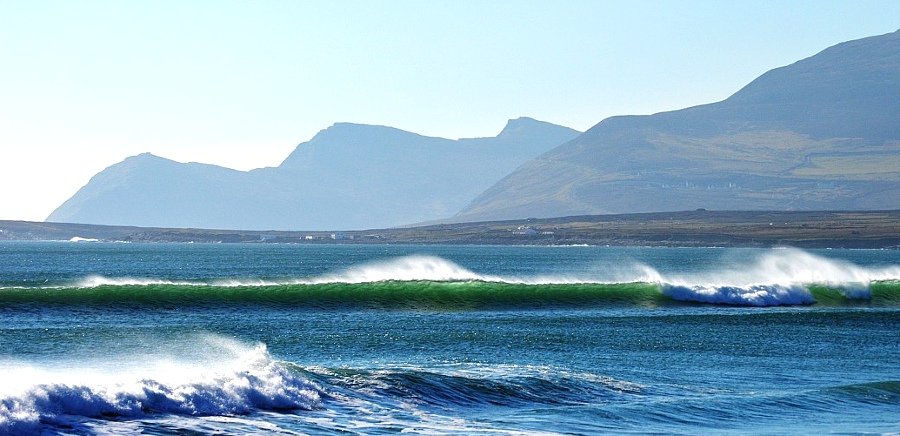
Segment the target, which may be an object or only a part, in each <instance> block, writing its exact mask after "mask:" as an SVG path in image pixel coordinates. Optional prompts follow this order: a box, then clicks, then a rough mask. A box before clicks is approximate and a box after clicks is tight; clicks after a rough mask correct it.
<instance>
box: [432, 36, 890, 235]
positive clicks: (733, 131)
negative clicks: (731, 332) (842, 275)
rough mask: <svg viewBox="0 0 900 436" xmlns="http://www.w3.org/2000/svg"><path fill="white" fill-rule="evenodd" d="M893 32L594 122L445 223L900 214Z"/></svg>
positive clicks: (520, 169) (848, 43)
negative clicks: (729, 213) (662, 108)
mask: <svg viewBox="0 0 900 436" xmlns="http://www.w3.org/2000/svg"><path fill="white" fill-rule="evenodd" d="M898 102H900V31H898V32H895V33H891V34H887V35H881V36H875V37H870V38H864V39H860V40H856V41H850V42H846V43H842V44H838V45H836V46H833V47H831V48H828V49H826V50H824V51H822V52H820V53H819V54H816V55H815V56H812V57H810V58H807V59H804V60H801V61H799V62H796V63H794V64H792V65H788V66H785V67H782V68H777V69H774V70H772V71H769V72H767V73H765V74H763V75H762V76H760V77H759V78H757V79H756V80H754V81H753V82H751V83H750V84H748V85H747V86H745V87H744V88H743V89H741V90H739V91H738V92H737V93H735V94H734V95H732V96H731V97H729V98H728V99H726V100H724V101H721V102H718V103H713V104H708V105H703V106H697V107H692V108H687V109H683V110H678V111H672V112H664V113H659V114H655V115H649V116H622V117H612V118H608V119H605V120H603V121H602V122H600V123H599V124H597V125H596V126H594V127H593V128H591V129H589V130H588V131H587V132H585V133H584V134H582V135H580V136H579V137H578V138H576V139H574V140H573V141H571V142H569V143H567V144H564V145H562V146H560V147H558V148H556V149H554V150H551V151H549V152H547V153H545V154H543V155H541V156H539V157H538V158H536V159H534V160H531V161H529V162H528V163H526V164H524V165H523V166H522V167H520V168H519V169H518V170H516V171H515V172H513V173H512V174H510V175H509V176H507V177H505V178H504V179H503V180H501V181H500V182H498V183H497V184H496V185H494V186H493V187H491V188H490V189H488V190H487V191H485V192H484V193H482V194H481V195H480V196H479V197H478V198H476V199H475V200H474V201H473V202H472V203H471V204H470V205H469V206H467V207H466V208H465V209H464V210H463V211H462V212H460V213H459V214H458V215H457V216H455V217H454V218H452V220H450V221H451V222H463V221H477V220H495V219H513V218H524V217H552V216H564V215H576V214H599V213H633V212H651V211H674V210H686V209H695V208H707V209H717V210H823V209H830V210H862V209H886V208H887V209H889V208H896V207H897V206H900V103H898Z"/></svg>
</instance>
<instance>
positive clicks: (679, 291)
mask: <svg viewBox="0 0 900 436" xmlns="http://www.w3.org/2000/svg"><path fill="white" fill-rule="evenodd" d="M662 292H663V294H665V295H668V296H669V297H672V298H673V299H675V300H678V301H696V302H698V303H711V304H730V305H738V306H758V307H761V306H782V305H798V304H812V303H815V299H814V298H813V296H812V295H811V294H810V293H809V291H808V290H807V289H806V288H805V287H803V286H781V285H770V286H765V285H754V286H748V287H739V286H678V285H671V284H663V285H662Z"/></svg>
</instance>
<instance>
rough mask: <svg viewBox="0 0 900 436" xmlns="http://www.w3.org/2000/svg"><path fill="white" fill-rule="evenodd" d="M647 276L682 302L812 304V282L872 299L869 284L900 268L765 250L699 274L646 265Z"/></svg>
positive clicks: (845, 294) (849, 296) (892, 276)
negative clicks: (659, 269) (664, 271)
mask: <svg viewBox="0 0 900 436" xmlns="http://www.w3.org/2000/svg"><path fill="white" fill-rule="evenodd" d="M643 273H644V275H645V277H643V279H644V280H647V281H651V282H655V283H659V284H660V286H661V289H662V292H663V294H665V295H667V296H669V297H671V298H673V299H676V300H681V301H695V302H701V303H714V304H730V305H745V306H776V305H798V304H812V303H815V302H816V300H815V298H814V297H813V295H812V293H811V292H810V291H809V286H810V285H819V286H825V287H829V288H832V289H836V290H837V291H838V292H840V294H841V295H842V296H843V297H844V298H847V299H850V300H868V299H870V298H871V297H872V295H871V290H870V284H871V283H872V282H876V281H887V280H897V279H900V267H897V266H893V267H887V268H864V267H861V266H858V265H854V264H852V263H850V262H846V261H842V260H836V259H829V258H825V257H821V256H816V255H813V254H810V253H807V252H805V251H802V250H797V249H781V250H774V251H771V252H768V253H766V254H765V255H763V256H761V257H759V258H757V259H755V260H750V261H749V262H743V261H739V262H735V263H733V264H732V265H729V266H727V267H726V268H723V269H719V270H715V271H707V272H701V273H695V274H661V273H659V272H658V271H656V270H654V269H652V268H650V267H644V270H643Z"/></svg>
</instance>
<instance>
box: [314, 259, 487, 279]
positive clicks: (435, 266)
mask: <svg viewBox="0 0 900 436" xmlns="http://www.w3.org/2000/svg"><path fill="white" fill-rule="evenodd" d="M388 280H396V281H419V280H421V281H426V280H427V281H468V280H481V281H503V280H502V279H501V278H500V277H494V276H487V275H482V274H478V273H475V272H472V271H470V270H468V269H466V268H463V267H461V266H459V265H457V264H455V263H453V262H451V261H449V260H446V259H442V258H440V257H435V256H404V257H399V258H396V259H390V260H384V261H378V262H372V263H367V264H364V265H359V266H354V267H351V268H349V269H347V270H345V271H343V272H341V273H338V274H331V275H324V276H320V277H318V278H315V279H313V280H311V281H310V283H371V282H383V281H388Z"/></svg>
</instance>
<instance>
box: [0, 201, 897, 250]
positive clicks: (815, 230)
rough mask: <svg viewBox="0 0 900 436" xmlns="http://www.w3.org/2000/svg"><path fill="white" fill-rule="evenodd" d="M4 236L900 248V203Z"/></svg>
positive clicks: (51, 227)
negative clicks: (364, 226)
mask: <svg viewBox="0 0 900 436" xmlns="http://www.w3.org/2000/svg"><path fill="white" fill-rule="evenodd" d="M0 240H56V241H60V240H61V241H72V242H79V243H89V242H184V243H189V242H196V243H302V244H323V243H337V244H496V245H582V244H587V245H611V246H626V245H628V246H663V247H775V246H794V247H801V248H886V249H898V248H900V210H886V211H853V212H841V211H820V212H772V211H707V210H695V211H686V212H661V213H641V214H623V215H585V216H571V217H562V218H546V219H535V218H530V219H521V220H508V221H489V222H472V223H455V224H435V225H421V226H412V227H404V228H390V229H372V230H354V231H274V230H273V231H244V230H211V229H178V228H153V227H126V226H101V225H90V224H71V223H50V222H28V221H0Z"/></svg>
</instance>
